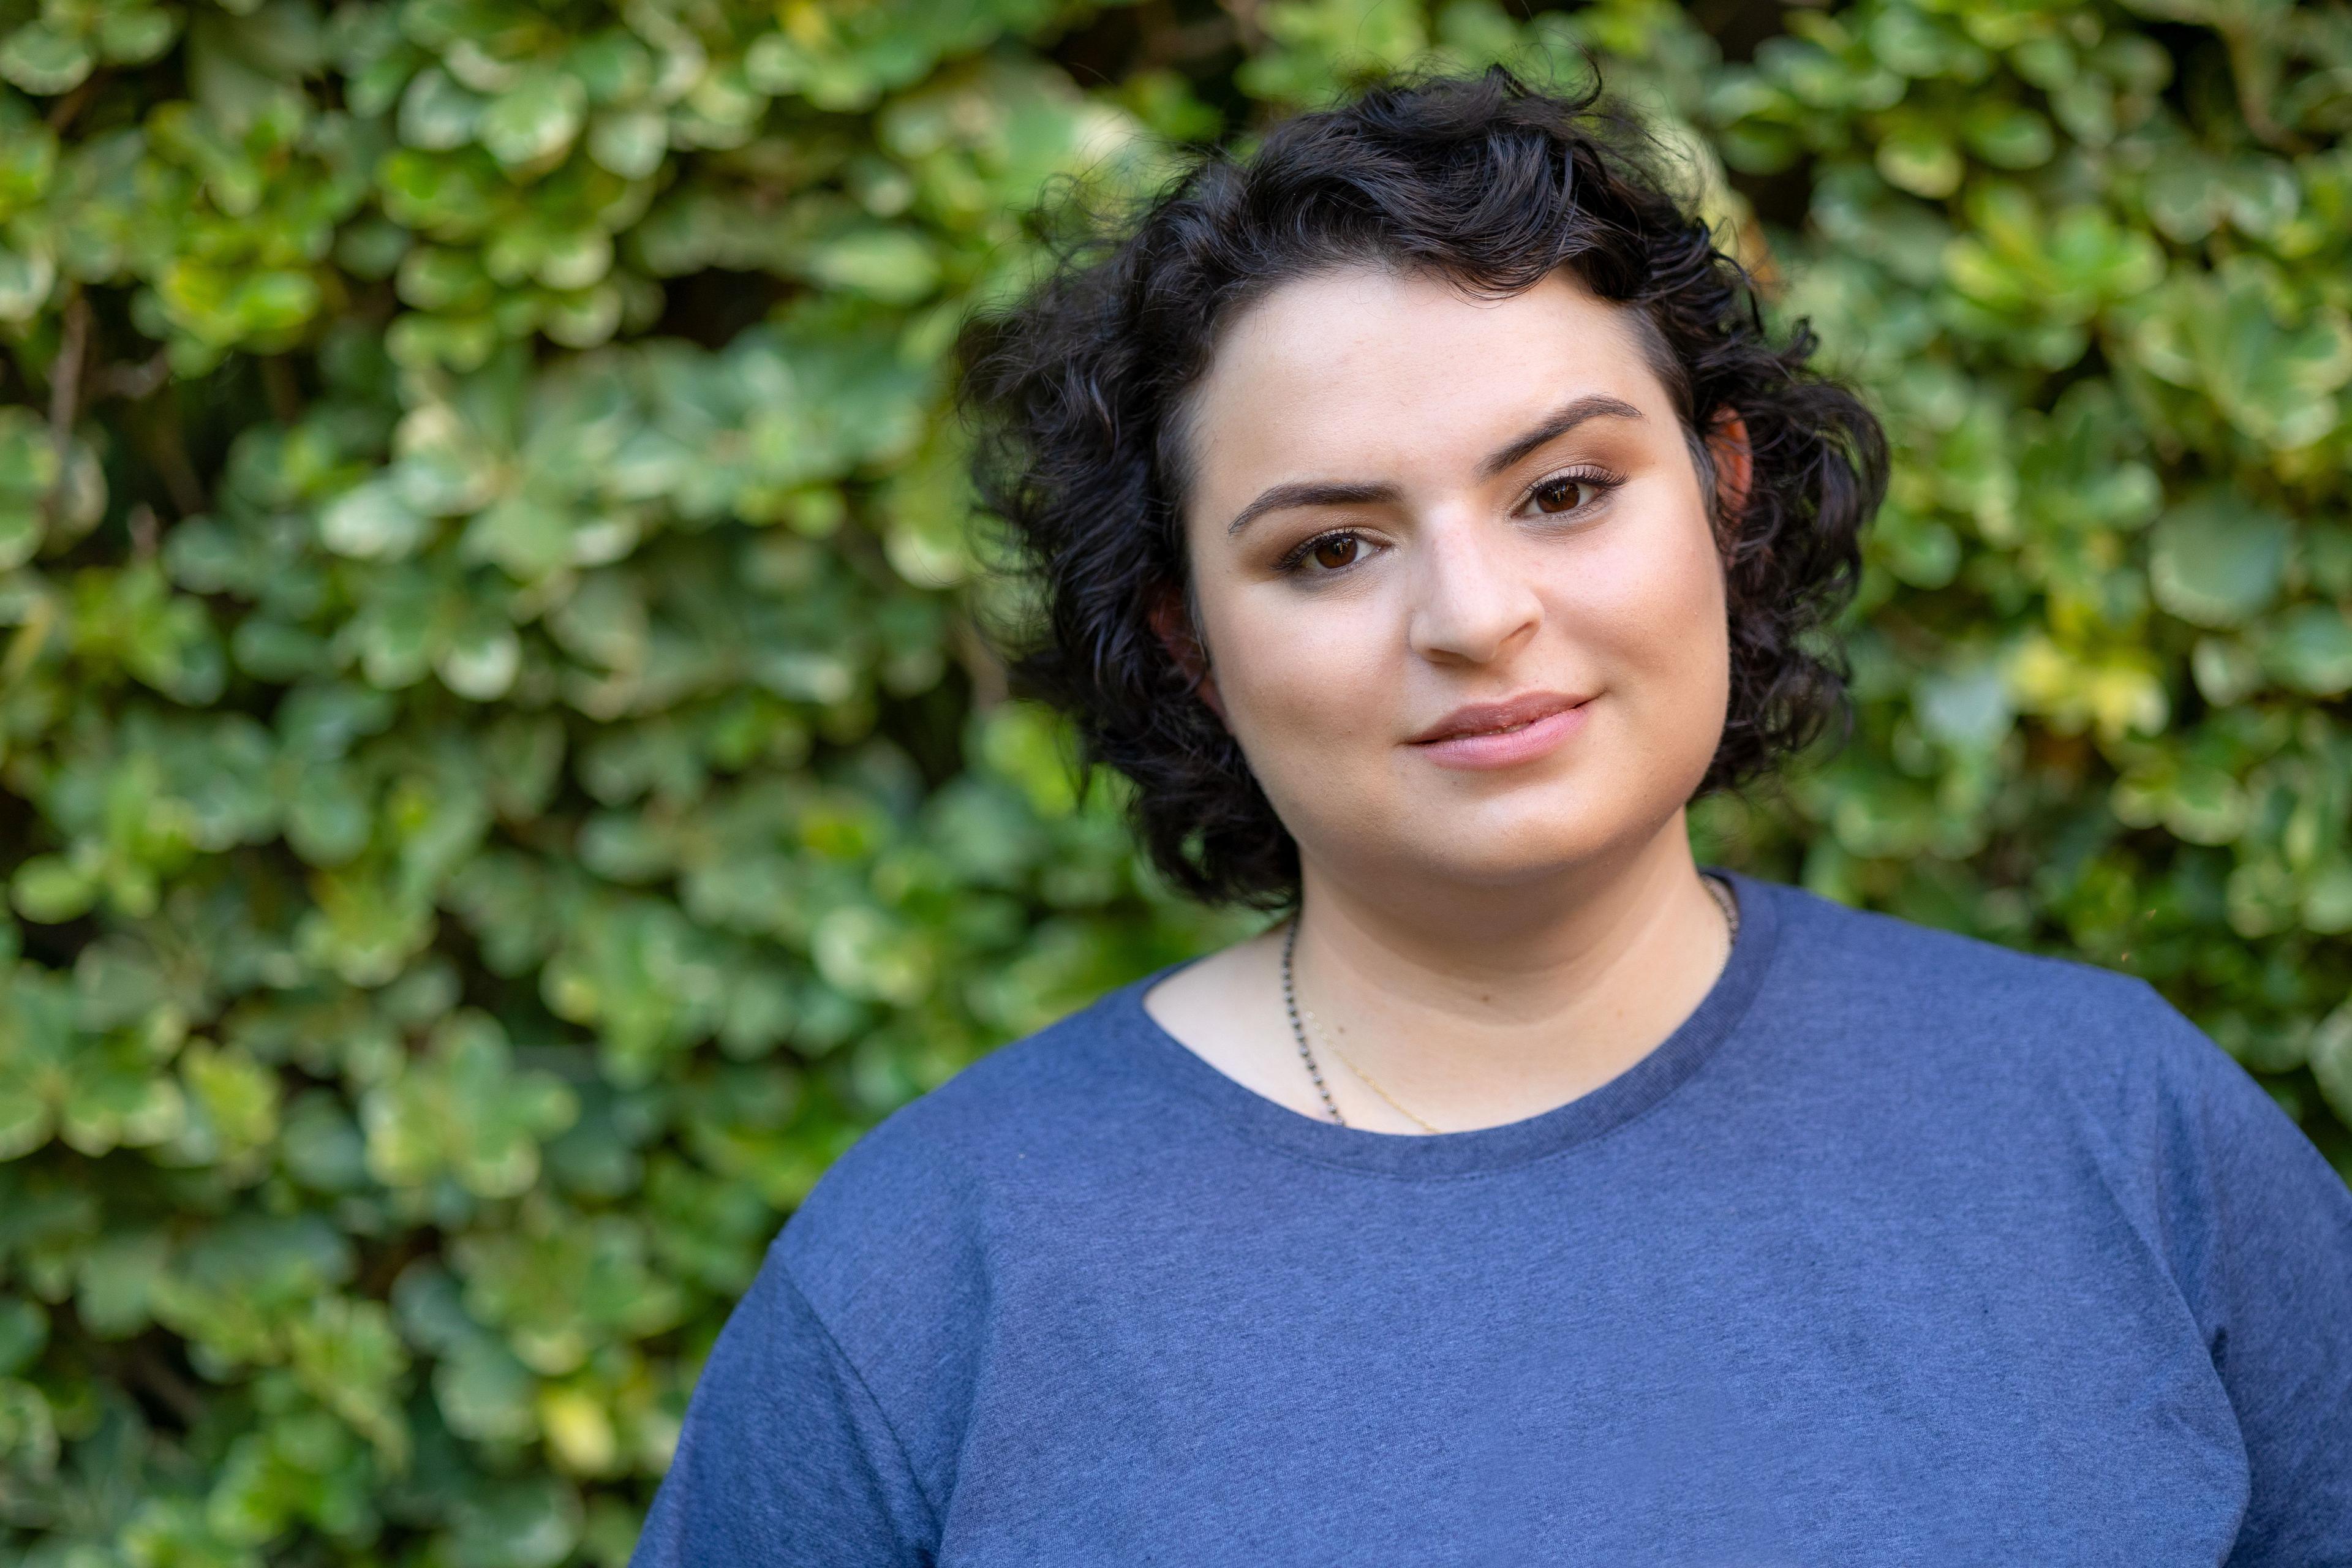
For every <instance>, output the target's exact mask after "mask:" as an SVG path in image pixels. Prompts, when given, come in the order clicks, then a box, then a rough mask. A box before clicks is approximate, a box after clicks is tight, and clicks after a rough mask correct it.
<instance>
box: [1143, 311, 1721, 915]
mask: <svg viewBox="0 0 2352 1568" xmlns="http://www.w3.org/2000/svg"><path fill="white" fill-rule="evenodd" d="M1637 330H1638V329H1637V327H1636V325H1635V323H1633V321H1630V320H1629V319H1628V316H1627V312H1626V308H1624V307H1621V306H1618V305H1615V304H1612V303H1610V302H1608V301H1605V300H1601V299H1599V298H1598V297H1597V296H1595V295H1593V294H1592V293H1591V292H1590V291H1589V290H1588V289H1585V288H1584V286H1583V285H1582V284H1581V283H1580V282H1578V281H1577V280H1576V279H1573V278H1572V277H1571V276H1570V274H1568V273H1567V272H1565V271H1562V272H1557V273H1555V274H1553V275H1552V276H1551V277H1550V278H1549V279H1546V280H1545V281H1544V282H1542V283H1540V284H1538V285H1537V286H1536V287H1534V288H1532V289H1527V290H1526V291H1524V292H1522V293H1519V294H1517V295H1515V296H1512V297H1511V298H1509V299H1506V300H1472V299H1469V298H1466V297H1465V296H1464V295H1462V294H1460V293H1458V292H1456V291H1455V290H1454V289H1453V288H1452V287H1451V286H1449V285H1448V284H1446V283H1445V282H1444V281H1443V280H1440V279H1433V278H1430V277H1426V276H1414V275H1403V274H1396V273H1390V272H1386V271H1380V270H1374V269H1370V268H1363V269H1349V270H1344V271H1330V272H1325V273H1321V274H1318V275H1314V276H1311V277H1308V278H1306V279H1298V280H1296V281H1293V282H1289V283H1286V284H1284V285H1282V286H1280V287H1279V288H1277V289H1275V290H1274V291H1272V292H1271V293H1270V294H1268V295H1267V296H1266V297H1265V298H1264V299H1263V300H1259V301H1257V302H1256V303H1255V304H1254V305H1252V306H1251V307H1250V308H1248V309H1247V310H1245V311H1244V313H1243V314H1242V315H1241V316H1239V317H1238V318H1236V320H1235V321H1234V322H1233V323H1232V325H1231V327H1230V329H1229V331H1227V333H1226V334H1225V336H1224V338H1223V342H1222V343H1221V344H1220V346H1219V348H1218V351H1217V353H1216V356H1215V359H1214V361H1213V363H1212V365H1211V367H1210V370H1209V373H1208V374H1207V376H1206V377H1205V379H1204V380H1203V382H1202V384H1201V385H1199V386H1198V387H1197V388H1196V389H1195V393H1194V402H1193V405H1192V434H1191V452H1192V463H1193V470H1194V480H1193V485H1192V495H1191V497H1190V498H1189V501H1188V504H1187V507H1186V512H1185V518H1184V528H1185V534H1186V542H1187V547H1188V549H1189V550H1190V552H1191V560H1192V573H1193V578H1194V584H1195V602H1196V608H1197V612H1198V616H1199V631H1200V635H1201V640H1202V644H1203V645H1204V646H1205V648H1206V651H1207V655H1208V679H1207V681H1206V682H1205V683H1204V686H1203V695H1204V696H1205V697H1206V699H1207V700H1209V701H1210V703H1211V705H1212V706H1213V708H1215V709H1216V710H1218V711H1219V712H1220V714H1221V715H1222V717H1223V720H1224V721H1225V723H1226V725H1227V726H1228V728H1230V729H1231V731H1233V733H1234V738H1235V739H1236V740H1237V741H1238V742H1240V744H1241V747H1242V750H1243V752H1244V754H1245V755H1246V756H1247V757H1248V759H1249V763H1250V766H1251V768H1252V769H1253V770H1254V771H1255V773H1256V774H1257V777H1258V780H1259V782H1260V783H1261V784H1263V786H1264V787H1265V792H1266V795H1267V796H1268V798H1269V799H1270V800H1271V801H1272V802H1273V804H1274V806H1275V809H1276V811H1277V812H1278V813H1279V814H1280V815H1281V817H1282V820H1283V822H1284V824H1285V825H1286V826H1288V827H1289V829H1290V831H1291V833H1292V835H1293V837H1296V838H1297V841H1298V845H1299V849H1300V853H1301V855H1302V857H1303V858H1305V860H1306V861H1307V866H1308V870H1309V875H1310V876H1311V875H1314V874H1316V873H1317V872H1318V871H1320V872H1322V873H1324V874H1327V875H1332V876H1336V877H1339V878H1340V879H1344V880H1346V881H1349V882H1351V883H1362V882H1364V881H1366V880H1371V881H1384V882H1390V883H1391V884H1393V883H1395V882H1397V881H1398V880H1399V879H1403V880H1404V881H1406V882H1408V883H1409V882H1412V881H1419V882H1423V883H1424V884H1425V883H1426V882H1427V881H1428V880H1429V879H1432V878H1435V879H1442V880H1444V881H1446V882H1452V883H1457V884H1467V885H1472V886H1506V885H1509V884H1512V883H1516V882H1522V881H1526V880H1528V879H1538V878H1542V877H1544V876H1546V875H1547V874H1549V873H1553V872H1558V871H1562V870H1571V869H1573V868H1577V867H1579V866H1581V865H1590V864H1594V863H1597V862H1599V861H1600V860H1602V859H1605V858H1612V857H1614V856H1615V855H1618V854H1622V853H1627V852H1634V851H1637V850H1638V849H1639V848H1641V847H1643V846H1646V845H1647V844H1649V843H1650V842H1652V841H1653V840H1654V839H1655V838H1656V837H1657V835H1658V834H1659V833H1660V832H1661V831H1663V830H1664V829H1665V828H1666V827H1667V826H1668V825H1669V824H1674V823H1675V822H1676V821H1677V814H1678V813H1679V811H1680V810H1681V808H1682V806H1683V805H1684V803H1685V801H1687V800H1688V799H1689V797H1690V795H1692V793H1693V792H1694V791H1695V790H1696V788H1697V786H1698V784H1699V781H1700V779H1701V777H1702V776H1703V775H1704V774H1705V773H1706V768H1707V764H1708V763H1709V761H1710V760H1711V758H1712V757H1713V755H1714V753H1715V750H1716V744H1717V740H1718V738H1719V736H1720V735H1721V732H1722V729H1723V722H1724V713H1725V705H1726V702H1727V696H1728V684H1729V676H1728V641H1727V630H1726V626H1725V608H1724V588H1723V576H1722V570H1721V565H1720V563H1719V560H1718V557H1717V549H1716V544H1715V541H1714V538H1713V535H1712V532H1711V531H1710V528H1709V523H1708V512H1707V508H1706V505H1705V503H1704V500H1703V499H1702V492H1701V485H1700V479H1699V476H1698V473H1697V470H1696V467H1695V465H1694V464H1693V461H1692V458H1691V454H1690V450H1689V447H1688V446H1687V444H1686V442H1685V437H1684V432H1683V429H1682V427H1681V426H1680V424H1679V423H1678V421H1677V419H1676V417H1675V412H1674V408H1673V405H1672V403H1671V402H1670V400H1669V398H1668V395H1667V393H1666V390H1665V388H1664V385H1663V384H1661V383H1660V381H1659V379H1658V377H1657V374H1656V373H1655V372H1654V371H1653V370H1652V369H1651V368H1650V364H1649V362H1648V360H1647V359H1646V358H1645V356H1644V354H1643V346H1642V340H1641V339H1640V338H1639V337H1638V336H1637V335H1636V332H1637ZM1744 456H1745V449H1744V444H1743V445H1742V447H1740V449H1739V451H1738V454H1736V455H1735V458H1734V461H1735V462H1736V463H1738V462H1742V461H1744ZM1732 482H1737V481H1732Z"/></svg>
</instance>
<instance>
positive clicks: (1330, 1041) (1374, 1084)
mask: <svg viewBox="0 0 2352 1568" xmlns="http://www.w3.org/2000/svg"><path fill="white" fill-rule="evenodd" d="M1299 1012H1301V1013H1302V1014H1304V1015H1305V1016H1306V1018H1307V1027H1308V1028H1310V1029H1312V1030H1314V1031H1315V1032H1316V1033H1317V1034H1318V1035H1319V1036H1321V1037H1322V1038H1323V1043H1324V1044H1325V1045H1327V1046H1328V1047H1331V1054H1332V1055H1333V1056H1335V1057H1338V1058H1339V1062H1340V1065H1341V1066H1343V1067H1345V1068H1347V1069H1348V1070H1349V1072H1351V1073H1354V1074H1355V1075H1356V1076H1357V1077H1358V1078H1360V1079H1363V1080H1364V1087H1365V1088H1366V1089H1370V1090H1371V1091H1372V1092H1373V1093H1374V1094H1377V1095H1379V1096H1380V1097H1381V1099H1382V1100H1387V1101H1388V1102H1389V1105H1390V1108H1391V1109H1392V1110H1395V1111H1396V1112H1397V1113H1398V1114H1399V1115H1401V1116H1402V1117H1404V1118H1405V1119H1406V1120H1408V1121H1411V1122H1412V1124H1413V1125H1414V1126H1416V1127H1418V1128H1420V1129H1421V1130H1422V1131H1423V1132H1443V1131H1445V1129H1444V1128H1443V1127H1435V1126H1432V1125H1431V1124H1430V1123H1429V1122H1427V1121H1423V1119H1422V1117H1421V1115H1420V1114H1419V1113H1418V1112H1416V1111H1414V1110H1411V1109H1410V1108H1408V1107H1407V1106H1406V1105H1405V1104H1404V1102H1403V1101H1402V1100H1398V1099H1397V1097H1396V1096H1395V1095H1393V1094H1391V1093H1390V1092H1389V1091H1388V1090H1387V1089H1382V1088H1381V1080H1380V1079H1376V1078H1374V1077H1373V1076H1372V1075H1371V1074H1370V1073H1368V1072H1366V1071H1365V1070H1364V1069H1363V1068H1360V1067H1358V1066H1357V1065H1356V1058H1353V1057H1351V1056H1349V1054H1348V1053H1347V1052H1345V1051H1343V1050H1341V1049H1340V1048H1339V1041H1338V1040H1337V1039H1336V1038H1334V1037H1332V1034H1331V1031H1330V1030H1329V1029H1327V1028H1325V1027H1324V1026H1323V1020H1322V1019H1320V1018H1318V1017H1317V1016H1315V1009H1314V1008H1312V1007H1301V1008H1300V1009H1299Z"/></svg>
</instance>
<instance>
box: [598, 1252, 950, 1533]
mask: <svg viewBox="0 0 2352 1568" xmlns="http://www.w3.org/2000/svg"><path fill="white" fill-rule="evenodd" d="M933 1532H934V1521H933V1513H932V1510H931V1506H930V1504H929V1501H928V1500H926V1499H925V1497H924V1496H923V1492H922V1489H921V1488H920V1486H919V1485H918V1484H917V1482H916V1480H915V1477H914V1472H913V1469H912V1467H911V1466H910V1465H909V1464H908V1459H907V1455H906V1451H905V1449H904V1448H903V1447H901V1445H900V1443H899V1441H898V1436H897V1434H896V1433H895V1432H894V1431H893V1430H892V1429H891V1426H890V1424H889V1422H888V1420H887V1418H886V1417H885V1416H884V1415H883V1413H882V1410H881V1408H880V1407H879V1406H878V1405H877V1404H876V1403H875V1400H874V1396H873V1394H872V1393H871V1392H870V1391H869V1390H868V1389H867V1388H866V1384H865V1381H864V1380H863V1379H862V1378H861V1377H860V1376H859V1374H858V1372H857V1369H856V1367H855V1366H854V1365H852V1364H851V1363H850V1362H849V1361H848V1359H847V1358H846V1357H845V1355H844V1354H843V1353H842V1351H841V1347H840V1346H839V1345H838V1344H836V1343H835V1341H834V1338H833V1335H832V1334H831V1332H830V1331H827V1329H826V1328H825V1326H824V1322H823V1321H821V1320H820V1319H819V1318H818V1317H817V1314H816V1311H815V1310H814V1308H812V1307H811V1306H810V1304H809V1302H808V1300H807V1298H806V1297H805V1296H803V1294H802V1292H801V1289H800V1288H799V1286H798V1285H796V1284H795V1283H794V1282H793V1278H792V1275H791V1273H790V1271H789V1270H788V1269H787V1268H785V1266H784V1261H783V1258H782V1252H781V1250H780V1248H778V1247H770V1248H769V1251H768V1256H767V1258H765V1259H764V1260H763V1261H762V1263H761V1267H760V1272H759V1274H758V1276H757V1277H756V1278H755V1279H753V1281H752V1284H751V1289H750V1290H749V1291H747V1292H745V1294H744V1296H743V1299H742V1300H740V1301H739V1302H737V1303H736V1306H735V1310H734V1311H733V1312H732V1313H731V1314H730V1316H729V1317H728V1320H727V1322H726V1325H725V1326H724V1327H723V1328H722V1329H720V1331H719V1338H718V1340H717V1341H716V1342H714V1343H713V1345H712V1346H711V1351H710V1355H709V1360H708V1361H706V1362H705V1363H704V1364H703V1368H702V1373H701V1376H700V1377H699V1378H698V1380H697V1382H696V1384H695V1388H694V1394H693V1396H692V1397H691V1398H690V1399H689V1400H688V1403H687V1411H686V1420H685V1423H684V1425H683V1426H682V1427H681V1428H680V1430H679V1434H678V1442H677V1453H676V1455H675V1456H674V1457H673V1458H672V1459H671V1461H670V1468H669V1472H668V1474H667V1475H666V1476H665V1477H663V1479H662V1483H661V1486H660V1488H659V1489H657V1490H656V1492H655V1494H654V1502H653V1508H652V1510H650V1511H649V1512H648V1513H647V1514H646V1524H645V1530H644V1531H643V1532H642V1533H641V1534H640V1535H639V1536H638V1538H637V1545H636V1550H635V1552H634V1553H633V1554H632V1555H631V1557H630V1558H629V1568H800V1565H802V1564H806V1565H807V1568H818V1565H820V1564H822V1565H823V1568H885V1565H888V1568H898V1565H899V1564H909V1565H911V1564H918V1563H929V1562H930V1561H931V1555H932V1554H931V1552H930V1550H929V1546H928V1545H927V1544H926V1542H928V1541H929V1539H930V1537H931V1535H932V1534H933Z"/></svg>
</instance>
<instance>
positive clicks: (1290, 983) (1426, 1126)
mask: <svg viewBox="0 0 2352 1568" xmlns="http://www.w3.org/2000/svg"><path fill="white" fill-rule="evenodd" d="M1699 885H1700V886H1701V887H1703V888H1705V889H1706V891H1707V896H1708V897H1709V898H1712V899H1713V900H1715V902H1716V907H1717V909H1720V910H1722V911H1723V923H1724V927H1725V930H1726V931H1727V933H1728V940H1727V942H1726V943H1725V945H1726V947H1727V948H1728V947H1732V946H1736V945H1738V942H1739V906H1738V903H1736V902H1734V901H1733V900H1732V897H1731V889H1730V888H1729V887H1728V886H1727V885H1722V884H1719V883H1718V882H1717V879H1715V878H1713V877H1709V876H1706V875H1704V874H1702V875H1701V876H1700V877H1699ZM1297 947H1298V917H1297V916H1296V915H1293V916H1292V917H1291V920H1290V930H1289V931H1286V932H1285V933H1284V935H1283V939H1282V1000H1283V1004H1284V1005H1285V1006H1286V1008H1287V1009H1288V1011H1289V1013H1290V1029H1291V1033H1292V1034H1293V1035H1294V1036H1296V1037H1297V1042H1298V1058H1299V1060H1300V1061H1302V1062H1304V1063H1306V1064H1307V1077H1308V1078H1309V1079H1313V1080H1314V1083H1315V1091H1316V1093H1317V1094H1318V1095H1320V1096H1321V1097H1322V1100H1323V1108H1324V1109H1325V1110H1328V1112H1330V1115H1331V1120H1332V1121H1336V1122H1338V1123H1339V1125H1340V1126H1342V1127H1345V1126H1346V1125H1348V1119H1347V1118H1346V1117H1344V1116H1342V1115H1340V1114H1339V1104H1338V1102H1337V1101H1335V1100H1332V1098H1331V1090H1330V1089H1329V1087H1328V1085H1326V1084H1325V1083H1324V1081H1323V1073H1322V1069H1321V1068H1318V1067H1317V1066H1316V1063H1315V1052H1314V1049H1313V1047H1310V1046H1308V1045H1307V1025H1308V1024H1312V1025H1313V1026H1315V1032H1316V1033H1317V1034H1318V1035H1322V1036H1323V1043H1324V1044H1325V1045H1327V1046H1329V1047H1331V1054H1332V1055H1333V1056H1335V1057H1338V1058H1339V1060H1340V1062H1341V1064H1342V1065H1344V1066H1345V1067H1346V1068H1347V1069H1348V1070H1349V1072H1351V1073H1354V1074H1355V1075H1356V1076H1357V1077H1358V1078H1360V1079H1363V1080H1364V1087H1366V1088H1367V1089H1370V1090H1371V1091H1372V1092H1373V1093H1374V1094H1377V1095H1379V1096H1380V1097H1381V1099H1382V1100H1387V1101H1388V1102H1389V1105H1390V1106H1391V1108H1392V1109H1393V1110H1396V1111H1397V1112H1398V1113H1399V1114H1400V1115H1402V1116H1403V1117H1405V1118H1406V1119H1407V1120H1409V1121H1412V1123H1413V1124H1414V1125H1415V1126H1417V1127H1419V1128H1420V1129H1421V1130H1422V1131H1424V1132H1443V1131H1444V1128H1442V1127H1437V1126H1433V1125H1432V1124H1431V1123H1430V1122H1429V1121H1425V1120H1423V1118H1422V1117H1421V1116H1420V1115H1418V1114H1416V1113H1415V1112H1413V1111H1412V1110H1407V1109H1406V1108H1405V1106H1404V1105H1403V1104H1402V1103H1401V1102H1400V1101H1399V1100H1397V1097H1396V1096H1394V1095H1392V1094H1391V1093H1390V1092H1389V1091H1388V1090H1387V1089H1382V1088H1381V1084H1380V1080H1379V1079H1375V1078H1374V1077H1372V1075H1371V1074H1370V1073H1368V1072H1366V1071H1365V1070H1364V1069H1363V1068H1360V1067H1358V1066H1357V1065H1356V1063H1355V1060H1354V1058H1350V1057H1349V1055H1348V1054H1347V1053H1346V1052H1345V1051H1342V1050H1341V1049H1340V1048H1339V1041H1338V1040H1337V1039H1335V1038H1333V1037H1331V1035H1329V1034H1328V1032H1326V1031H1325V1029H1324V1027H1323V1023H1322V1020H1320V1019H1318V1018H1317V1017H1316V1016H1315V1010H1314V1009H1313V1008H1311V1007H1301V1006H1300V1005H1298V998H1297V986H1296V984H1295V981H1294V978H1293V974H1292V963H1291V958H1292V954H1293V953H1294V952H1296V951H1297ZM1302 1014H1303V1015H1305V1021H1304V1022H1302V1021H1301V1017H1300V1016H1301V1015H1302Z"/></svg>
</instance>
